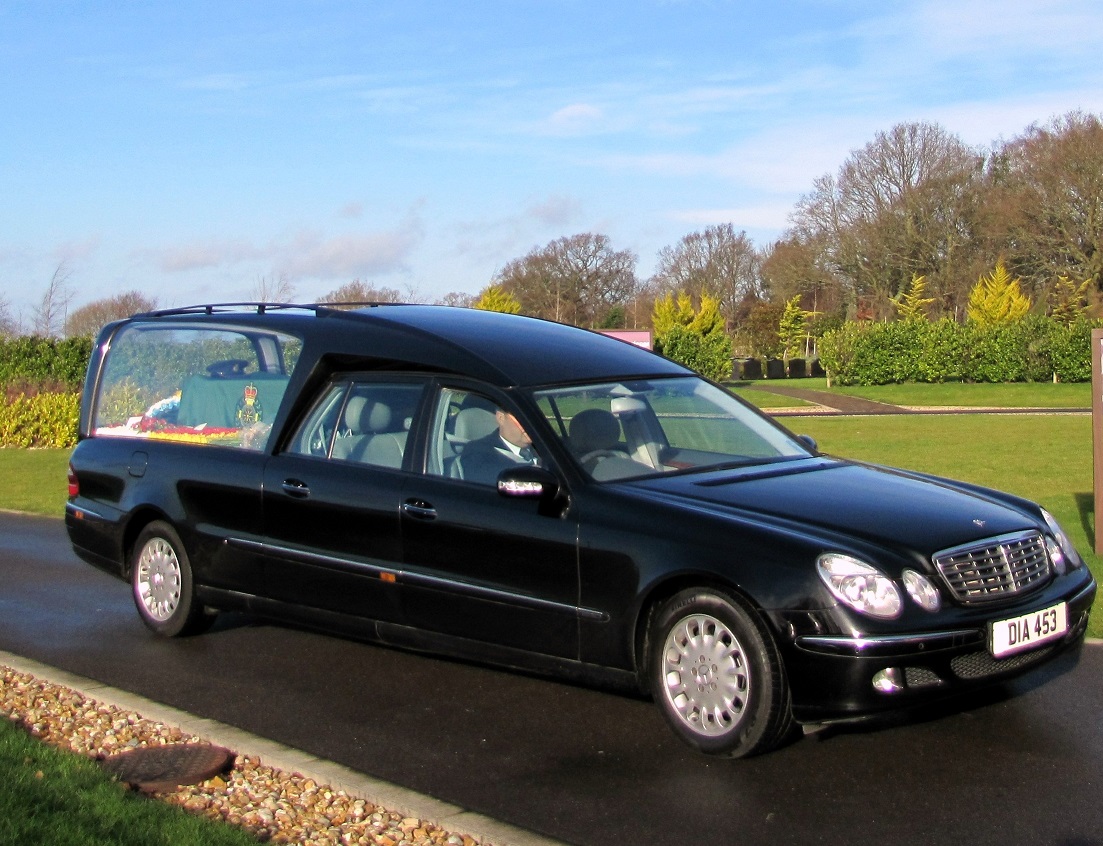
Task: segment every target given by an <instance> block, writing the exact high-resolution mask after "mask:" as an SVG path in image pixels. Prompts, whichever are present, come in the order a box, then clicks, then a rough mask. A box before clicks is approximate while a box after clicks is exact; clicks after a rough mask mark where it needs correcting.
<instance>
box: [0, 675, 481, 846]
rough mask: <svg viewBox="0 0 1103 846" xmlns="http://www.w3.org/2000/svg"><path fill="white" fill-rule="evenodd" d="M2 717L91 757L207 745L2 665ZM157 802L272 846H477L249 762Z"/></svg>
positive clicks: (164, 793)
mask: <svg viewBox="0 0 1103 846" xmlns="http://www.w3.org/2000/svg"><path fill="white" fill-rule="evenodd" d="M0 713H2V714H4V716H5V717H7V718H8V719H9V720H11V721H12V722H14V723H17V724H19V725H21V726H23V728H24V729H26V730H27V731H28V732H29V733H30V734H31V735H33V736H34V737H37V738H39V739H41V740H42V741H44V742H46V743H49V744H51V745H53V746H57V747H60V748H63V749H68V750H71V751H73V752H76V753H78V754H80V755H87V756H89V757H92V758H99V759H104V758H107V757H108V756H111V755H115V754H117V753H120V752H124V751H126V750H130V749H141V748H149V747H167V746H173V745H182V744H203V743H204V741H203V739H202V738H199V737H195V736H191V735H187V734H185V733H184V732H182V731H181V730H180V729H178V728H175V727H173V726H167V725H164V724H162V723H158V722H154V721H152V720H147V719H145V718H144V717H142V716H141V715H140V714H137V713H134V712H128V711H124V710H121V709H119V708H116V707H114V706H110V705H104V704H102V703H99V702H97V701H96V700H94V699H91V698H89V697H86V696H83V695H82V694H80V693H77V692H76V691H73V690H70V689H69V688H66V687H63V686H61V685H56V684H52V683H50V682H46V681H42V680H41V679H38V678H36V677H34V676H32V675H29V674H27V673H21V672H18V671H16V670H13V669H11V668H9V667H4V666H0ZM154 795H156V796H157V797H158V798H160V799H162V800H164V801H166V802H170V803H172V804H175V805H180V806H182V807H183V808H185V809H187V810H188V811H190V812H192V813H195V814H200V815H202V816H205V817H209V818H211V819H213V820H219V821H223V822H227V823H229V824H231V825H235V826H239V827H241V828H244V829H246V830H247V831H249V832H250V833H252V834H253V835H254V836H256V837H257V838H258V839H260V840H262V841H269V842H272V843H309V844H312V846H328V844H336V845H337V846H351V844H371V846H478V842H477V841H476V840H474V839H472V838H471V837H468V836H467V835H463V834H454V833H450V832H447V831H444V830H442V829H441V828H439V827H437V826H436V825H434V824H433V823H430V822H426V821H424V820H419V819H414V818H412V817H403V816H402V815H401V814H398V813H395V812H393V811H388V810H387V809H386V808H382V807H379V806H376V805H373V804H372V803H370V802H367V801H365V800H364V799H359V798H357V797H355V796H351V795H349V794H348V793H346V792H345V791H344V790H335V789H333V788H331V787H329V786H327V785H324V784H318V783H316V782H315V781H314V780H313V779H310V778H306V777H304V776H302V775H300V774H298V773H287V772H284V771H282V770H278V769H275V768H273V767H268V766H265V765H264V764H263V763H262V762H261V760H260V759H259V758H256V757H250V756H248V755H242V756H238V757H237V758H236V760H235V762H234V764H233V767H232V768H231V769H230V770H228V771H226V772H224V773H223V774H220V775H216V776H215V777H213V778H210V779H208V780H206V781H202V782H200V783H198V784H192V785H186V786H182V787H178V788H175V789H168V790H159V791H156V792H155V794H154Z"/></svg>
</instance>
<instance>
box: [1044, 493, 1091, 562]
mask: <svg viewBox="0 0 1103 846" xmlns="http://www.w3.org/2000/svg"><path fill="white" fill-rule="evenodd" d="M1042 517H1044V518H1045V521H1046V525H1047V526H1049V530H1050V532H1052V533H1053V539H1054V540H1055V541H1056V544H1053V543H1048V542H1047V543H1046V547H1047V548H1048V549H1049V557H1050V558H1051V559H1052V560H1053V566H1054V568H1056V570H1057V572H1058V573H1064V572H1065V569H1066V568H1068V569H1072V570H1075V569H1076V568H1077V567H1079V566H1080V565H1081V564H1083V563H1084V562H1083V561H1082V560H1081V559H1080V555H1079V553H1077V551H1076V548H1075V547H1074V546H1073V545H1072V541H1070V540H1069V536H1068V535H1066V534H1065V530H1064V529H1062V528H1061V524H1060V523H1058V522H1057V521H1056V520H1055V519H1054V517H1053V515H1052V514H1050V513H1049V512H1048V511H1046V510H1045V509H1044V508H1043V509H1042Z"/></svg>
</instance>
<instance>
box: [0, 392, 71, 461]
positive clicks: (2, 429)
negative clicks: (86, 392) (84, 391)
mask: <svg viewBox="0 0 1103 846" xmlns="http://www.w3.org/2000/svg"><path fill="white" fill-rule="evenodd" d="M79 418H80V394H78V393H61V394H59V393H41V394H36V395H35V396H26V395H23V394H20V395H19V396H17V397H15V398H14V399H11V400H9V401H8V402H7V403H5V404H4V405H3V406H0V446H5V447H24V448H27V447H56V448H67V447H71V446H74V445H76V442H77V421H78V420H79Z"/></svg>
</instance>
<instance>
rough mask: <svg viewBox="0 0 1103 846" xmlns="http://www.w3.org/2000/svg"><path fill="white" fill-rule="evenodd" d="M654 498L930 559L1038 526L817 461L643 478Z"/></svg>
mask: <svg viewBox="0 0 1103 846" xmlns="http://www.w3.org/2000/svg"><path fill="white" fill-rule="evenodd" d="M638 484H639V486H640V487H642V488H644V489H646V490H647V491H648V492H649V493H650V494H652V495H658V496H660V497H663V498H667V499H679V500H682V501H683V502H685V501H686V500H690V501H694V502H696V503H700V504H701V505H703V506H708V507H710V510H717V509H719V510H725V511H730V512H731V513H732V514H733V516H740V517H742V518H744V519H746V518H750V519H751V520H752V521H754V522H757V523H762V524H767V525H769V524H775V525H777V524H785V525H784V528H786V529H787V530H792V529H793V528H799V529H801V530H804V531H808V530H812V529H814V528H816V529H818V530H819V533H820V534H822V535H823V536H824V538H825V540H826V539H827V538H828V537H830V536H834V537H837V536H838V535H840V534H842V535H845V536H847V537H851V538H854V539H856V540H861V541H865V542H871V543H876V544H878V545H881V546H886V547H890V548H895V549H898V550H900V549H901V548H903V549H907V550H911V551H914V552H916V553H919V554H920V555H922V556H923V557H925V558H926V557H929V556H930V555H931V554H932V553H934V552H938V551H940V550H944V549H949V548H952V547H955V546H959V545H961V544H965V543H969V542H971V541H974V540H978V539H981V538H988V537H993V536H995V535H1001V534H1005V533H1007V532H1014V531H1022V530H1024V529H1037V528H1039V525H1038V521H1037V519H1036V518H1031V517H1030V516H1029V515H1028V514H1027V513H1026V512H1024V511H1022V510H1019V509H1018V508H1015V507H1013V506H1012V504H1011V501H1012V498H1008V499H1007V500H1001V499H999V498H998V497H999V496H1000V494H998V493H997V492H995V491H991V492H983V491H980V490H976V489H973V488H971V487H967V486H964V485H958V484H957V483H954V482H952V481H949V480H941V479H934V478H930V477H925V476H919V475H916V474H911V473H907V472H905V471H901V470H894V469H891V468H887V467H878V466H875V465H869V464H861V463H857V462H851V461H843V460H839V459H833V458H827V457H817V458H809V459H802V460H795V461H784V462H779V463H772V464H764V465H756V466H751V467H742V468H737V469H731V470H716V471H710V472H706V473H690V474H684V475H674V476H664V477H660V478H652V479H647V480H641V481H640V482H639V483H638Z"/></svg>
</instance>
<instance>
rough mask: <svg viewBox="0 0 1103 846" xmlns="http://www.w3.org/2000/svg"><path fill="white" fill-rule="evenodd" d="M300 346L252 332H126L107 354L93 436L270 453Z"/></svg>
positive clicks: (135, 328) (142, 328)
mask: <svg viewBox="0 0 1103 846" xmlns="http://www.w3.org/2000/svg"><path fill="white" fill-rule="evenodd" d="M301 346H302V345H301V342H300V340H299V339H298V338H295V337H292V336H289V335H283V334H280V333H275V332H262V331H257V330H252V329H228V328H223V327H217V328H214V327H212V328H193V327H188V328H184V327H179V326H175V327H174V326H171V325H164V324H157V325H156V326H149V325H145V324H133V325H131V326H127V327H126V328H124V329H123V330H121V331H120V332H119V333H118V334H117V335H116V336H115V337H114V338H113V339H112V342H111V348H110V350H108V352H107V356H106V359H105V362H104V367H103V371H102V373H103V375H102V378H101V379H100V383H99V390H98V394H97V396H96V401H95V404H94V409H93V423H92V434H93V435H94V436H96V437H127V438H152V439H161V440H173V441H187V442H191V443H197V444H215V445H221V446H233V447H241V448H245V449H264V447H265V446H266V445H267V443H268V435H269V433H270V432H271V429H272V421H273V419H275V416H276V412H277V411H278V410H279V407H280V403H281V402H282V400H283V396H284V393H285V391H286V389H287V383H288V379H289V377H290V376H291V372H292V370H293V369H294V366H295V362H296V361H297V360H298V356H299V351H300V350H301Z"/></svg>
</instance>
